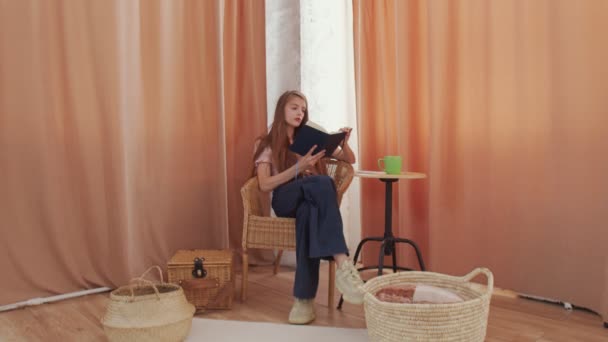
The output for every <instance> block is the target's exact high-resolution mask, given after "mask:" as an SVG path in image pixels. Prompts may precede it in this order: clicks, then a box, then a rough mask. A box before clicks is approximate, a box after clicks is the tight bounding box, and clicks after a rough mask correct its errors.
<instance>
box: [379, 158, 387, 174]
mask: <svg viewBox="0 0 608 342" xmlns="http://www.w3.org/2000/svg"><path fill="white" fill-rule="evenodd" d="M381 162H382V163H384V158H380V159H378V167H379V168H380V170H382V171H386V168H385V167H384V165H380V163H381Z"/></svg>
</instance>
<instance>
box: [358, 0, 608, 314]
mask: <svg viewBox="0 0 608 342" xmlns="http://www.w3.org/2000/svg"><path fill="white" fill-rule="evenodd" d="M353 8H354V32H355V59H356V62H355V69H356V82H357V97H358V100H357V101H358V115H359V130H360V134H361V135H360V144H359V146H360V151H361V156H360V160H361V166H362V168H364V169H376V168H377V166H376V160H377V159H378V158H379V157H380V156H383V155H390V154H398V155H402V156H403V157H404V165H405V169H406V170H409V171H419V172H424V173H426V174H427V175H428V178H427V179H426V180H423V181H400V183H399V191H398V192H397V194H396V196H395V201H396V205H395V208H398V210H396V212H395V213H394V222H395V226H396V227H397V228H396V229H395V230H396V234H397V235H399V236H403V237H410V238H412V239H414V240H416V241H417V242H418V243H419V244H420V245H421V246H422V249H423V253H424V257H425V258H426V260H425V261H426V262H427V265H428V268H429V269H430V270H432V271H438V272H445V273H450V274H456V275H462V274H465V273H467V272H469V271H470V270H471V269H473V268H474V267H477V266H487V267H489V268H490V269H491V270H492V271H493V272H494V274H495V276H496V282H497V285H498V286H500V287H503V288H509V289H513V290H516V291H519V292H522V293H525V294H531V295H537V296H542V297H546V298H555V299H559V300H562V301H566V302H571V303H573V304H574V305H579V306H583V307H587V308H590V309H592V310H595V311H597V312H599V313H600V314H602V315H603V316H604V320H608V290H606V289H608V249H607V248H606V245H607V244H608V230H607V229H606V222H607V220H608V212H607V211H606V209H605V206H606V204H605V202H606V199H605V197H606V189H608V178H607V177H606V172H607V171H608V157H606V155H607V154H606V153H605V150H606V149H607V147H608V143H607V142H606V136H608V97H607V96H606V95H605V92H606V89H608V66H607V64H606V61H608V36H607V35H606V34H604V33H605V32H608V21H606V14H607V13H608V3H607V2H605V1H592V0H588V1H569V0H558V1H554V0H545V1H516V0H513V1H492V2H490V1H485V0H470V1H371V0H370V1H366V0H354V1H353ZM383 195H384V189H383V187H382V184H381V183H380V182H377V181H374V180H363V181H362V209H363V214H362V224H363V235H364V236H368V235H378V234H380V233H381V232H382V229H383V228H382V227H383V224H382V222H383V215H382V213H383V208H384V206H383V205H384V198H383ZM364 253H365V254H364V256H365V261H366V262H367V263H374V262H375V261H376V256H377V248H375V249H372V248H370V249H368V250H366V251H364ZM399 253H400V262H401V263H403V264H407V265H411V266H417V265H416V263H415V261H414V260H415V259H414V258H413V257H412V253H411V251H409V250H408V251H407V252H406V251H405V249H401V250H400V251H399Z"/></svg>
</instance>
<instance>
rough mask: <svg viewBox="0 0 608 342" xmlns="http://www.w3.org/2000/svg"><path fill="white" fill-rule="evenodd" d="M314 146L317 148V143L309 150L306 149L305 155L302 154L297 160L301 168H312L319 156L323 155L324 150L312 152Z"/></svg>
mask: <svg viewBox="0 0 608 342" xmlns="http://www.w3.org/2000/svg"><path fill="white" fill-rule="evenodd" d="M315 148H317V145H315V146H313V147H312V148H311V149H310V151H308V153H306V155H304V156H303V157H302V158H300V160H299V161H298V163H299V164H300V167H301V168H302V170H306V169H309V168H312V167H313V166H315V164H316V163H317V162H318V161H319V160H320V159H321V158H323V157H324V156H325V150H321V151H319V152H318V153H317V154H312V152H314V150H315Z"/></svg>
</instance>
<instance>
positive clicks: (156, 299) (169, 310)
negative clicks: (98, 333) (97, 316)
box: [101, 266, 194, 342]
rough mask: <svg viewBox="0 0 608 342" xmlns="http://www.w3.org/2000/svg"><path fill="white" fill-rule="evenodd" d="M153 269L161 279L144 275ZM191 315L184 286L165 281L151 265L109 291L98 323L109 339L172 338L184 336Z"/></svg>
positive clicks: (159, 341) (132, 341)
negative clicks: (147, 278) (148, 277)
mask: <svg viewBox="0 0 608 342" xmlns="http://www.w3.org/2000/svg"><path fill="white" fill-rule="evenodd" d="M152 269H157V270H158V272H159V273H160V283H153V282H151V281H149V280H145V279H143V278H144V277H145V276H146V274H147V273H148V272H149V271H150V270H152ZM193 315H194V306H193V305H192V304H190V303H188V301H187V300H186V297H185V296H184V292H183V290H182V289H181V288H180V287H179V286H177V285H174V284H168V283H164V282H163V277H162V271H161V269H160V267H158V266H154V267H151V268H149V269H148V270H147V271H146V272H144V274H142V276H141V277H139V278H135V279H133V280H131V283H130V284H129V285H127V286H122V287H119V288H118V289H116V290H114V291H112V292H111V293H110V302H109V303H108V306H107V309H106V313H105V315H104V317H103V318H102V319H101V324H102V325H103V329H104V331H105V333H106V336H107V338H108V340H109V341H111V342H138V341H156V342H173V341H183V340H185V339H186V337H187V336H188V334H189V333H190V328H191V326H192V317H193Z"/></svg>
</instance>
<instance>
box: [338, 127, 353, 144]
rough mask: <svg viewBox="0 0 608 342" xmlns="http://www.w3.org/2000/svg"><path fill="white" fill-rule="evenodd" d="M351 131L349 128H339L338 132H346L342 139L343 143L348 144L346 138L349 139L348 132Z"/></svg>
mask: <svg viewBox="0 0 608 342" xmlns="http://www.w3.org/2000/svg"><path fill="white" fill-rule="evenodd" d="M352 130H353V129H352V128H351V127H342V128H340V132H346V136H345V137H344V143H345V144H346V143H348V138H350V132H351V131H352Z"/></svg>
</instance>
